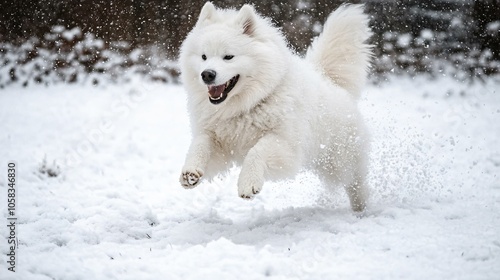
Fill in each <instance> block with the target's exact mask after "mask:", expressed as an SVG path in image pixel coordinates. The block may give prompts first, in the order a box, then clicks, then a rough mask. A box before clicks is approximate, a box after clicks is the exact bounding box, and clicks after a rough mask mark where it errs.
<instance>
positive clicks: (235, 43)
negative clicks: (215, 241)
mask: <svg viewBox="0 0 500 280" xmlns="http://www.w3.org/2000/svg"><path fill="white" fill-rule="evenodd" d="M368 21H369V19H368V17H367V16H366V15H365V14H364V13H363V6H361V5H344V6H341V7H340V8H338V9H337V10H336V11H335V12H333V13H332V14H331V15H330V16H329V18H328V20H327V21H326V23H325V25H324V28H323V32H322V34H321V35H320V36H319V37H317V38H315V40H314V41H313V43H312V45H311V46H310V48H309V49H308V51H307V54H306V57H305V58H301V57H298V56H297V55H295V54H294V53H293V52H292V51H291V50H290V49H289V48H288V47H287V41H286V40H285V38H284V37H283V35H282V34H281V32H280V31H279V29H277V28H276V27H275V26H273V24H272V23H271V21H270V20H269V19H267V18H264V17H262V16H260V15H259V14H258V13H257V12H256V11H255V10H254V8H253V7H252V6H250V5H244V6H243V7H242V8H241V9H240V10H239V11H237V10H222V9H217V8H215V7H214V5H213V4H212V3H210V2H207V3H206V4H205V5H204V6H203V8H202V10H201V13H200V16H199V18H198V21H197V23H196V25H195V27H194V28H193V30H192V31H191V32H190V33H189V35H188V36H187V37H186V39H185V41H184V42H183V44H182V46H181V51H180V58H179V63H180V67H181V72H182V73H181V79H182V82H183V84H184V86H185V88H186V91H187V95H188V98H187V99H188V103H187V104H188V110H189V113H190V122H191V128H192V142H191V145H190V148H189V151H188V154H187V157H186V161H185V164H184V167H183V168H182V174H181V176H180V182H181V184H182V186H183V187H185V188H193V187H195V186H197V185H198V184H199V183H200V181H201V179H202V178H212V177H213V176H214V175H217V174H219V173H221V172H226V171H228V169H229V168H230V167H231V166H232V165H233V164H237V165H241V173H240V175H239V178H238V194H239V196H240V197H242V198H245V199H251V198H253V196H255V195H256V194H258V193H259V192H260V191H261V190H262V186H263V185H264V182H265V181H266V180H278V179H284V178H290V177H292V178H293V176H295V174H297V173H298V172H299V171H300V170H301V169H309V170H312V171H314V172H315V173H316V174H317V175H318V177H319V178H321V180H322V181H323V182H324V184H326V185H341V186H343V187H344V188H345V189H346V191H347V194H348V197H349V199H350V203H351V207H352V209H353V210H354V211H362V210H363V209H364V208H365V207H366V199H367V193H368V192H367V189H366V186H365V176H366V172H367V156H368V155H367V152H368V151H367V150H368V148H367V147H368V143H367V132H366V128H365V127H364V125H363V122H362V118H361V116H360V113H359V111H358V108H357V99H358V97H359V95H360V91H361V88H362V87H363V85H364V83H365V80H366V73H367V70H368V67H369V63H370V62H369V61H370V57H371V46H370V45H369V44H367V43H366V40H367V39H368V38H369V37H370V36H371V30H370V28H369V27H368Z"/></svg>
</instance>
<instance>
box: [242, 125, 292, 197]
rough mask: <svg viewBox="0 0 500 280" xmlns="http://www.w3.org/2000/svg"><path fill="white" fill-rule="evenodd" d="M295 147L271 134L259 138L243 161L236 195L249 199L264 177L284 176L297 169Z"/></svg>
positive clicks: (257, 190)
mask: <svg viewBox="0 0 500 280" xmlns="http://www.w3.org/2000/svg"><path fill="white" fill-rule="evenodd" d="M299 162H300V158H299V156H298V152H297V148H294V147H293V146H292V145H290V144H289V143H288V142H287V141H285V140H283V139H281V138H279V137H277V136H276V135H273V134H268V135H266V136H264V137H263V138H261V139H260V140H259V141H258V142H257V144H255V146H254V147H252V148H251V149H250V150H249V151H248V153H247V156H246V157H245V160H244V161H243V165H242V167H241V173H240V176H239V179H238V195H239V196H240V197H242V198H244V199H251V198H253V196H254V195H255V194H258V193H259V192H260V191H261V190H262V186H263V185H264V181H265V179H266V177H268V176H270V177H274V178H279V177H286V176H289V175H292V174H295V173H296V172H297V170H298V164H299Z"/></svg>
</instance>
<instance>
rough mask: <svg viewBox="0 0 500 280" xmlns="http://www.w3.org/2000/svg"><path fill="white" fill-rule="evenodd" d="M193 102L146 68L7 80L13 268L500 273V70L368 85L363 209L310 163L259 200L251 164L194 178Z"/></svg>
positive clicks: (152, 275) (389, 275)
mask: <svg viewBox="0 0 500 280" xmlns="http://www.w3.org/2000/svg"><path fill="white" fill-rule="evenodd" d="M185 106H186V104H185V94H184V92H183V89H182V87H180V86H174V85H164V84H154V83H149V82H148V83H145V82H144V83H143V82H141V81H140V80H136V81H134V82H132V83H129V84H123V85H119V86H118V85H109V86H107V87H101V86H100V87H93V86H75V85H73V86H69V85H60V86H51V87H44V86H38V87H37V86H32V87H28V88H20V87H16V86H11V87H9V88H6V89H2V90H0V131H1V133H0V201H1V203H0V206H1V209H0V210H1V215H0V218H1V219H2V222H1V223H0V224H1V225H2V226H0V236H1V240H0V253H1V257H0V262H1V263H2V265H0V279H260V278H266V277H267V278H269V279H498V277H499V275H500V181H499V174H500V144H499V143H498V142H499V141H500V81H498V79H497V81H496V82H495V81H494V80H493V79H490V80H488V81H487V83H486V84H481V83H473V84H468V83H459V82H455V81H452V80H450V79H448V78H441V79H438V80H429V79H425V78H417V79H410V78H401V77H399V78H393V79H392V80H391V81H389V82H386V83H384V84H382V85H381V86H373V85H372V86H368V87H367V88H366V90H365V94H364V96H363V100H362V101H361V105H360V106H361V110H362V112H363V114H364V115H365V116H366V119H367V122H368V123H369V126H370V128H371V131H372V137H373V147H372V153H371V172H370V179H369V184H370V187H371V189H372V196H371V202H370V206H369V209H368V210H367V211H366V213H365V214H364V215H362V216H357V215H356V214H354V213H353V212H351V210H350V208H349V205H348V202H347V197H346V196H345V194H344V193H343V191H341V190H339V191H336V192H334V193H328V192H326V191H324V190H323V188H322V187H321V186H320V184H319V181H318V180H317V179H316V178H315V177H314V176H312V175H310V174H308V173H307V172H304V173H302V174H300V175H299V176H297V178H296V179H295V180H290V181H287V182H276V183H266V185H265V186H264V189H263V191H262V193H261V194H259V195H258V196H257V197H256V198H255V199H254V200H253V201H244V200H242V199H240V198H239V197H238V196H237V188H236V181H237V175H238V169H237V168H234V170H232V172H231V173H230V174H229V176H228V177H225V178H218V179H216V180H215V181H214V182H204V183H203V184H201V185H200V186H199V187H198V188H196V189H194V190H184V189H183V188H182V187H181V186H180V185H179V183H178V177H179V172H180V169H181V167H182V164H183V161H184V155H185V152H186V150H187V148H188V145H189V141H190V135H189V123H188V118H187V114H186V108H185ZM11 160H13V161H15V162H16V163H17V168H18V169H17V185H16V186H17V202H18V204H17V213H16V214H17V217H18V223H19V224H18V227H17V237H18V239H19V248H18V250H17V255H16V257H17V259H16V261H17V263H16V272H15V273H12V272H10V271H8V270H7V266H8V265H6V261H7V256H6V254H7V253H8V252H9V250H8V244H7V238H8V236H9V232H8V228H7V226H6V225H7V224H8V223H7V215H8V214H7V207H6V204H7V203H6V201H7V182H6V180H5V178H6V175H7V163H8V162H9V161H11ZM44 162H45V163H44ZM48 173H50V174H52V175H56V176H48Z"/></svg>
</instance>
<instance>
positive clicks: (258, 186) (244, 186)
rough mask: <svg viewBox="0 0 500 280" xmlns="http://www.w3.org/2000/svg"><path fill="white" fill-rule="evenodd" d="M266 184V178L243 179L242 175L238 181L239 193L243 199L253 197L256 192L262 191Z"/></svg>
mask: <svg viewBox="0 0 500 280" xmlns="http://www.w3.org/2000/svg"><path fill="white" fill-rule="evenodd" d="M262 185H264V180H260V179H256V178H246V179H243V180H242V178H241V176H240V180H239V182H238V195H239V196H240V197H241V198H243V199H248V200H250V199H252V198H253V197H254V196H255V195H256V194H258V193H260V191H261V190H262Z"/></svg>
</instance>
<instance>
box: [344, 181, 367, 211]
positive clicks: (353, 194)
mask: <svg viewBox="0 0 500 280" xmlns="http://www.w3.org/2000/svg"><path fill="white" fill-rule="evenodd" d="M345 190H346V192H347V196H348V197H349V201H350V202H351V208H352V210H353V211H356V212H361V211H363V210H365V209H366V199H367V191H366V189H365V185H364V179H363V178H362V177H361V176H355V178H354V180H353V181H352V182H351V183H350V184H348V185H346V186H345Z"/></svg>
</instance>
